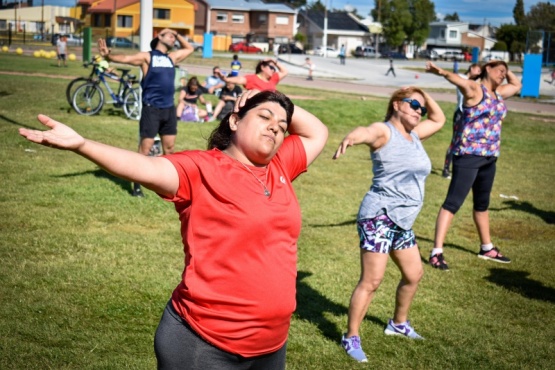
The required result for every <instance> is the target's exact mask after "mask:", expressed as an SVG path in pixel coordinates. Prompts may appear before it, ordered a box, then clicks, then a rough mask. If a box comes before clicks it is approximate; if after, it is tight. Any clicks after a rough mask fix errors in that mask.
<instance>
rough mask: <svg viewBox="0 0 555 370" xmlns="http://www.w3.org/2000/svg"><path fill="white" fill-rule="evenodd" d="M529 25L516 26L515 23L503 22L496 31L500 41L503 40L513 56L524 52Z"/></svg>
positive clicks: (496, 36)
mask: <svg viewBox="0 0 555 370" xmlns="http://www.w3.org/2000/svg"><path fill="white" fill-rule="evenodd" d="M527 33H528V27H526V26H515V25H514V24H502V25H501V27H499V29H498V30H497V32H496V33H495V38H496V39H497V41H498V42H503V43H505V45H506V46H507V47H508V48H507V50H509V51H510V52H511V53H512V54H513V56H514V55H515V54H517V55H520V53H522V52H524V49H525V45H526V36H527Z"/></svg>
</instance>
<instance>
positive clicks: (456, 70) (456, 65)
mask: <svg viewBox="0 0 555 370" xmlns="http://www.w3.org/2000/svg"><path fill="white" fill-rule="evenodd" d="M453 73H459V61H458V60H457V58H456V57H455V58H454V59H453Z"/></svg>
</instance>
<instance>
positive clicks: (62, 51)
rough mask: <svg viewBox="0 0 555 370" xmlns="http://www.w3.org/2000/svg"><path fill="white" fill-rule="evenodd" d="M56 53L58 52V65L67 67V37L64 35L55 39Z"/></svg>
mask: <svg viewBox="0 0 555 370" xmlns="http://www.w3.org/2000/svg"><path fill="white" fill-rule="evenodd" d="M56 53H57V54H58V67H61V66H62V63H63V65H64V67H67V62H66V59H67V37H65V36H64V35H62V36H60V37H58V41H56Z"/></svg>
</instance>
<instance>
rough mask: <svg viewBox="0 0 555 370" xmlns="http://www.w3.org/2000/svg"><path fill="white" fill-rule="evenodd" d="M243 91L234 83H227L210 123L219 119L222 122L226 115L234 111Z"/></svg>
mask: <svg viewBox="0 0 555 370" xmlns="http://www.w3.org/2000/svg"><path fill="white" fill-rule="evenodd" d="M242 92H243V90H242V89H241V87H240V86H237V85H235V84H234V83H233V82H226V84H225V87H224V88H223V89H222V92H221V93H220V100H219V101H218V104H217V105H216V108H214V114H213V115H212V117H211V118H210V122H212V121H214V120H216V119H219V120H222V119H223V118H224V117H225V116H226V114H228V113H229V112H231V111H232V110H233V106H234V105H235V102H236V101H237V98H239V96H240V95H241V93H242Z"/></svg>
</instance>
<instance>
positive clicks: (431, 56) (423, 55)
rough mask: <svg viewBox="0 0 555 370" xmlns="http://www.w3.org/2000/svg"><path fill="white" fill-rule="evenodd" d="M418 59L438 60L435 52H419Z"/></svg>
mask: <svg viewBox="0 0 555 370" xmlns="http://www.w3.org/2000/svg"><path fill="white" fill-rule="evenodd" d="M418 57H419V58H422V59H429V60H438V58H439V55H438V54H437V52H436V51H435V50H420V51H419V52H418Z"/></svg>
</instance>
